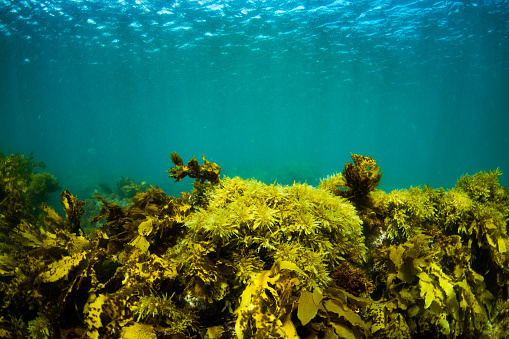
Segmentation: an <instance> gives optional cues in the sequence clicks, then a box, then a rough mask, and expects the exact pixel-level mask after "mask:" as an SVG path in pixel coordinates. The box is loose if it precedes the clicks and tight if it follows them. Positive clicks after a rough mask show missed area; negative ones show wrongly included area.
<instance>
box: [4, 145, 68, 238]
mask: <svg viewBox="0 0 509 339" xmlns="http://www.w3.org/2000/svg"><path fill="white" fill-rule="evenodd" d="M33 159H34V156H33V154H30V155H29V156H25V155H24V154H19V153H18V154H10V155H9V156H4V155H3V154H2V153H1V152H0V241H3V242H6V241H8V240H7V239H4V237H5V235H8V234H9V233H10V232H11V231H12V229H14V228H15V227H16V226H17V225H18V224H20V223H22V222H23V221H26V222H29V223H35V222H36V221H38V220H37V219H38V218H39V217H40V215H41V213H40V209H39V205H40V204H41V203H43V202H45V201H46V199H47V197H48V194H49V193H52V192H55V191H58V190H60V189H61V187H60V186H59V184H58V181H57V179H56V178H55V177H54V176H52V175H51V174H49V173H48V172H36V168H39V169H41V170H44V169H45V168H46V165H45V164H44V163H43V162H42V161H40V162H34V161H33Z"/></svg>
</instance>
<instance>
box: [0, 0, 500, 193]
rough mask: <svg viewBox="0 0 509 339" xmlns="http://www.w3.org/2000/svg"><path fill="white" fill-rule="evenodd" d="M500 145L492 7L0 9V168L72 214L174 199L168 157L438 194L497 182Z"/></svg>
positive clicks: (140, 0) (26, 3) (265, 174)
mask: <svg viewBox="0 0 509 339" xmlns="http://www.w3.org/2000/svg"><path fill="white" fill-rule="evenodd" d="M508 131H509V2H508V1H499V0H498V1H496V0H486V1H482V0H479V1H470V0H469V1H437V0H434V1H427V0H422V1H403V0H397V1H389V0H386V1H373V0H371V1H365V0H351V1H346V0H337V1H325V0H316V1H311V0H308V1H275V0H260V1H257V0H252V1H236V0H235V1H228V0H225V1H207V0H202V1H181V0H176V1H162V0H157V1H145V0H114V1H113V0H112V1H106V0H75V1H71V0H65V1H64V0H46V1H34V0H23V1H19V0H12V1H6V0H0V150H1V151H2V152H3V153H4V155H7V154H9V153H16V152H20V153H23V152H24V153H26V154H28V153H30V152H34V156H35V160H36V161H43V162H44V163H46V165H47V171H49V172H50V173H52V174H54V175H55V176H56V177H57V178H58V179H59V181H60V184H61V186H62V187H64V188H67V189H69V190H70V191H71V193H73V194H77V195H78V198H80V199H84V198H86V196H87V195H88V194H90V193H91V192H92V191H93V190H94V189H95V188H97V184H98V183H103V182H107V183H109V184H110V185H112V184H114V182H115V181H116V180H118V179H119V178H120V177H121V176H124V177H131V178H134V179H135V180H137V181H147V182H148V183H150V184H152V185H154V186H155V185H158V186H159V187H162V188H163V189H164V190H165V191H166V193H168V194H172V195H175V194H178V192H179V191H180V190H182V189H189V187H190V185H189V183H188V182H187V183H182V184H181V183H179V184H173V183H172V181H173V180H171V179H169V178H167V173H166V170H168V169H170V167H171V166H172V163H171V161H170V153H171V152H175V151H176V152H178V153H179V154H180V156H181V157H182V159H184V161H187V160H188V159H189V158H190V157H191V156H193V155H194V156H196V157H197V158H198V159H199V160H200V161H201V155H202V154H203V155H205V156H206V157H207V159H209V160H212V161H213V162H216V163H217V164H219V165H220V166H221V167H222V169H223V171H222V174H225V175H229V176H235V175H239V176H242V177H243V178H250V177H255V178H257V179H259V180H263V181H265V182H268V183H270V182H273V181H274V180H277V181H278V182H280V183H283V184H291V183H293V181H294V180H295V181H301V182H304V181H307V182H308V183H309V184H312V185H316V184H318V182H319V178H323V177H325V176H327V175H328V174H333V173H336V172H341V171H342V170H343V167H344V164H345V163H346V162H350V161H351V158H350V152H352V153H356V154H362V155H365V156H371V157H372V158H374V159H375V160H377V162H378V164H379V166H380V167H381V170H382V171H383V172H384V174H383V178H382V181H381V184H380V188H382V189H384V190H386V191H390V190H392V189H395V188H408V187H409V186H418V185H424V184H426V185H430V186H432V187H435V188H437V187H445V188H449V187H453V186H454V184H455V183H456V181H457V179H459V178H460V176H461V175H462V174H465V173H469V174H474V173H476V172H478V171H481V170H483V171H486V170H494V169H496V168H497V167H499V168H500V169H501V171H502V172H509V156H508V153H509V152H508V151H509V133H508ZM508 183H509V173H506V174H505V175H503V176H502V177H501V184H502V185H504V186H508ZM186 185H188V186H186Z"/></svg>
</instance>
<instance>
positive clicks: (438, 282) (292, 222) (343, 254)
mask: <svg viewBox="0 0 509 339" xmlns="http://www.w3.org/2000/svg"><path fill="white" fill-rule="evenodd" d="M351 156H352V160H353V162H351V163H347V164H346V165H345V168H344V169H343V172H342V173H337V174H332V175H330V176H328V177H326V178H323V179H322V180H321V181H320V184H319V185H318V187H312V186H310V185H308V184H306V183H294V184H293V185H288V186H284V185H280V184H278V183H276V182H275V183H273V184H266V183H263V182H261V181H257V180H256V179H254V178H252V179H242V178H239V177H233V178H230V177H226V176H223V177H221V175H220V171H221V168H220V167H219V166H218V165H217V164H215V163H213V162H212V161H209V160H207V159H206V158H205V157H202V163H200V161H198V160H197V159H196V158H194V157H193V158H191V159H190V160H189V161H188V162H187V164H185V163H184V161H183V160H182V159H181V158H180V156H179V155H178V154H177V153H172V154H171V156H170V158H171V161H172V162H173V166H172V167H171V169H170V170H168V173H169V177H170V178H171V179H173V180H175V181H180V180H193V190H192V191H191V192H182V193H181V194H180V196H179V197H172V196H168V195H166V194H165V192H163V190H161V189H160V188H158V187H153V186H150V185H149V184H148V183H145V182H141V183H138V182H136V181H135V180H133V179H130V178H122V179H121V181H119V182H118V183H117V186H116V189H112V188H110V187H109V186H108V185H106V184H99V186H100V188H101V190H100V191H96V192H95V196H94V197H91V198H90V199H87V200H86V201H80V200H78V199H77V198H76V197H75V196H73V194H72V192H69V191H67V190H63V191H62V189H61V187H60V186H59V184H58V181H57V179H56V178H54V177H53V176H52V175H51V174H49V173H47V172H44V171H38V169H39V170H44V164H43V163H35V162H34V161H33V156H29V157H25V156H24V155H21V154H16V155H9V156H7V157H6V156H4V155H2V154H0V184H1V186H0V231H1V232H0V338H37V339H42V338H90V339H96V338H125V339H134V338H147V339H152V338H153V339H155V338H175V339H177V338H178V339H184V338H207V339H230V338H240V339H243V338H309V339H318V338H328V339H329V338H330V339H334V338H346V339H351V338H398V339H399V338H473V337H477V338H503V337H507V336H509V311H508V310H509V303H508V292H509V290H508V287H509V284H508V277H509V261H508V260H509V254H508V249H509V242H508V240H509V238H508V235H507V228H508V220H509V192H508V190H507V189H506V188H505V187H502V186H501V185H500V184H499V182H498V179H499V177H500V175H501V172H500V171H499V170H498V169H497V170H494V171H489V172H480V173H477V174H474V175H464V176H463V177H461V178H460V179H459V180H458V181H457V183H456V185H455V186H454V188H452V189H448V190H444V189H442V188H431V187H428V186H423V187H410V188H408V189H401V190H395V191H392V192H389V193H386V192H383V191H381V190H379V189H377V187H378V184H379V182H380V180H381V179H382V172H381V169H380V167H379V165H378V164H377V162H376V161H375V160H374V159H372V158H371V157H367V156H362V155H357V154H352V155H351ZM55 191H60V202H61V205H62V209H61V211H62V212H60V213H59V212H57V211H56V210H55V209H54V208H53V207H51V206H49V204H48V203H47V202H46V197H47V195H48V194H49V193H51V192H55Z"/></svg>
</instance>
